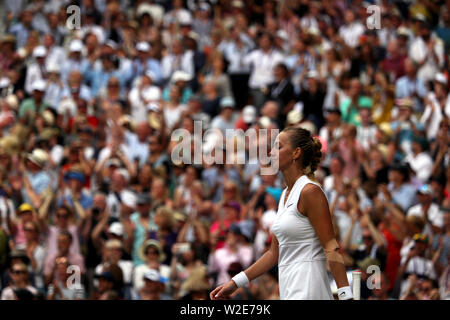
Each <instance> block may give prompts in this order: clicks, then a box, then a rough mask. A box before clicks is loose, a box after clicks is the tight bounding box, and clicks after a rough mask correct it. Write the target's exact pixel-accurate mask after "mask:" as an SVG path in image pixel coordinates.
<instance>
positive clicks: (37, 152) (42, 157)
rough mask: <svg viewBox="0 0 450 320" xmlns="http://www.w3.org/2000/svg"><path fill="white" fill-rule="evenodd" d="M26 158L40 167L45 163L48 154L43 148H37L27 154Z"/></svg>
mask: <svg viewBox="0 0 450 320" xmlns="http://www.w3.org/2000/svg"><path fill="white" fill-rule="evenodd" d="M27 159H28V160H30V161H31V162H33V163H34V164H36V165H38V166H39V167H41V168H42V167H44V166H45V164H46V163H47V160H48V154H47V152H45V151H44V150H42V149H39V148H37V149H34V150H33V151H32V152H31V153H29V154H28V155H27Z"/></svg>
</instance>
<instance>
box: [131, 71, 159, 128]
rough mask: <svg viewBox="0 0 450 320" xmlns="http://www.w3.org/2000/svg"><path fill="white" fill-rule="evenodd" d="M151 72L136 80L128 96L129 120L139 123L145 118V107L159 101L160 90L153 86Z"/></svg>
mask: <svg viewBox="0 0 450 320" xmlns="http://www.w3.org/2000/svg"><path fill="white" fill-rule="evenodd" d="M152 76H153V75H152V74H151V72H147V73H146V74H144V75H143V76H142V77H140V78H138V80H137V81H136V82H135V85H134V86H133V87H132V89H131V90H130V93H129V94H128V100H129V102H130V107H131V118H132V119H133V120H134V121H136V122H140V121H142V120H143V119H145V118H146V117H147V107H148V105H149V104H150V103H156V104H158V103H159V102H160V101H161V89H160V88H159V87H157V86H154V85H153V78H152Z"/></svg>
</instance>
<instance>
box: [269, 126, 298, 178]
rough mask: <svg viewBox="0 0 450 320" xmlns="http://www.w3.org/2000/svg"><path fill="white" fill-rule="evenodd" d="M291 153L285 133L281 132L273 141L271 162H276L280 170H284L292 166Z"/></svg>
mask: <svg viewBox="0 0 450 320" xmlns="http://www.w3.org/2000/svg"><path fill="white" fill-rule="evenodd" d="M293 151H294V150H292V147H291V144H290V143H289V137H288V134H287V133H286V132H281V133H280V134H279V135H278V136H277V138H276V139H275V143H274V146H273V148H272V151H270V157H271V160H272V161H278V163H279V168H280V170H284V169H286V168H287V167H289V166H290V165H291V164H292V160H293Z"/></svg>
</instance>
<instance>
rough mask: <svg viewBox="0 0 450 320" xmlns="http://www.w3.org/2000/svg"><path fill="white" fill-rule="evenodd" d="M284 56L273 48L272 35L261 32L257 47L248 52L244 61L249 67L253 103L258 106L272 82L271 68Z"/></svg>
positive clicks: (260, 104) (263, 99) (262, 102)
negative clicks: (250, 69)
mask: <svg viewBox="0 0 450 320" xmlns="http://www.w3.org/2000/svg"><path fill="white" fill-rule="evenodd" d="M283 59H284V56H283V55H282V54H281V53H280V52H278V51H277V50H275V49H274V47H273V36H272V35H271V34H269V33H263V34H261V35H260V37H259V49H257V50H254V51H252V52H250V53H249V54H248V55H247V56H246V57H245V58H244V63H245V64H248V65H249V66H250V67H251V68H252V71H251V74H250V79H249V87H250V89H251V93H252V96H253V105H254V106H255V107H257V108H260V107H261V106H262V105H263V104H264V102H265V94H266V90H267V87H268V86H269V85H270V84H271V83H272V82H274V80H275V79H274V76H273V69H274V68H275V66H276V65H277V64H279V63H280V62H283Z"/></svg>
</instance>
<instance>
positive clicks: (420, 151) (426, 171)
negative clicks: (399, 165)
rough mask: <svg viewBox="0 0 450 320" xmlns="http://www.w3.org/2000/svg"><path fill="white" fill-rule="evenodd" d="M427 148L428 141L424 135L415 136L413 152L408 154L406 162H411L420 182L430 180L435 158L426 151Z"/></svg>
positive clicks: (412, 146)
mask: <svg viewBox="0 0 450 320" xmlns="http://www.w3.org/2000/svg"><path fill="white" fill-rule="evenodd" d="M427 149H428V141H427V140H426V139H425V138H424V137H420V136H415V137H414V139H413V141H412V145H411V153H410V154H408V155H407V156H406V162H408V163H409V166H410V167H411V169H412V170H413V171H414V172H415V174H416V179H417V180H419V181H420V183H426V182H427V181H428V178H429V177H430V176H431V170H432V168H433V159H432V158H431V156H430V155H429V154H428V153H427V152H426V150H427Z"/></svg>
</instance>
